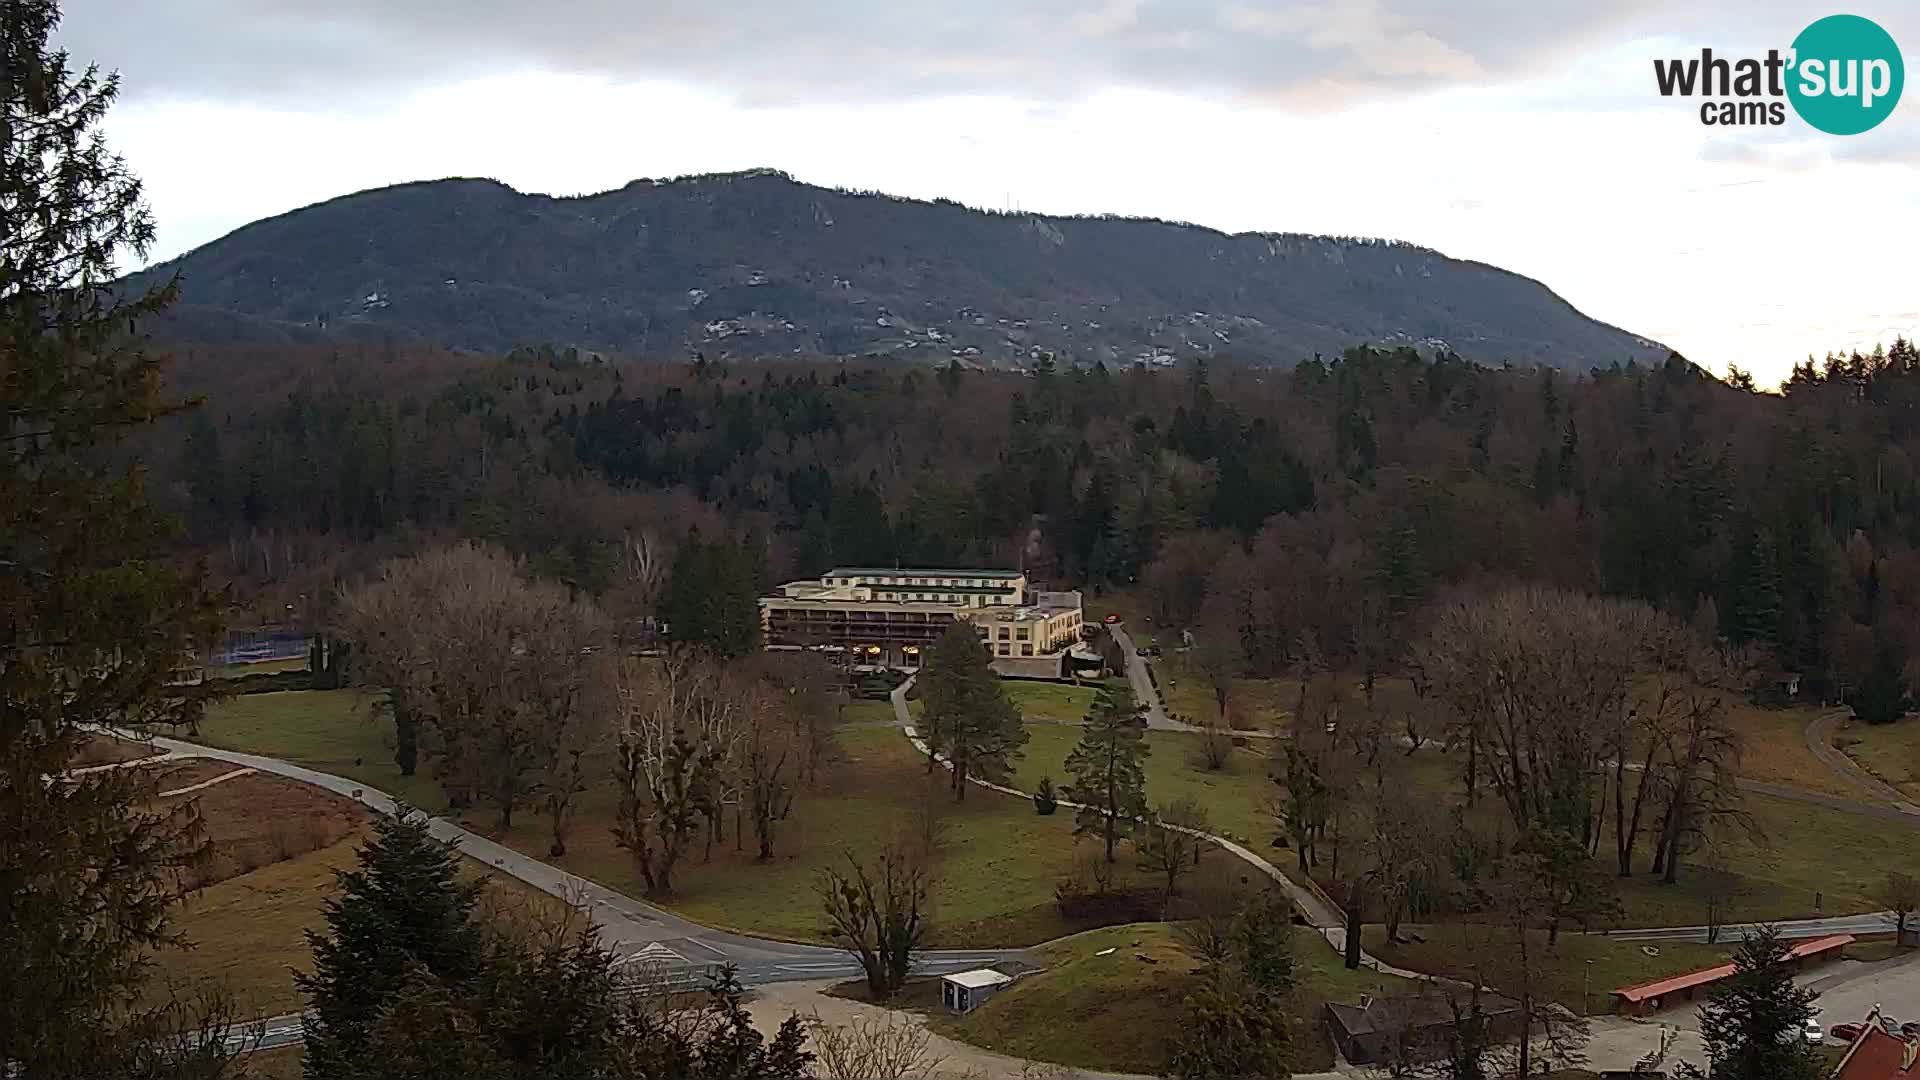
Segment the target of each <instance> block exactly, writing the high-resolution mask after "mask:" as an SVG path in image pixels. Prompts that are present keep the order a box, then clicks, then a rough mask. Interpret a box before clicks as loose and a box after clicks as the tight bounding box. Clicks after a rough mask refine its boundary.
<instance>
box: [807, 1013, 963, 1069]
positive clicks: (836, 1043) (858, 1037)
mask: <svg viewBox="0 0 1920 1080" xmlns="http://www.w3.org/2000/svg"><path fill="white" fill-rule="evenodd" d="M807 1034H808V1035H809V1036H810V1040H809V1044H808V1045H809V1048H810V1049H812V1051H813V1055H814V1062H813V1068H814V1073H815V1075H817V1076H819V1077H820V1080H924V1078H928V1077H931V1076H933V1075H934V1073H935V1071H936V1070H938V1069H939V1068H940V1064H941V1062H942V1061H944V1060H946V1059H944V1058H942V1057H941V1056H940V1055H938V1054H936V1053H934V1052H933V1049H932V1046H933V1035H932V1033H931V1032H929V1031H928V1030H927V1029H926V1028H925V1027H922V1026H921V1025H920V1024H918V1023H915V1022H914V1021H913V1020H911V1019H909V1018H908V1017H906V1016H904V1015H902V1014H900V1013H896V1012H885V1013H882V1014H880V1015H879V1016H877V1017H868V1016H857V1017H855V1018H854V1019H853V1022H852V1023H848V1024H829V1023H827V1022H826V1021H824V1020H822V1019H820V1015H819V1014H818V1013H815V1014H814V1016H813V1018H812V1019H811V1020H809V1021H808V1022H807Z"/></svg>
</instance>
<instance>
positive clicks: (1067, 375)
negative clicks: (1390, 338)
mask: <svg viewBox="0 0 1920 1080" xmlns="http://www.w3.org/2000/svg"><path fill="white" fill-rule="evenodd" d="M174 375H175V384H176V385H177V386H179V387H180V388H181V389H182V390H185V391H191V392H204V393H205V394H206V395H207V396H208V398H209V400H210V401H211V402H212V404H211V405H210V406H209V407H207V408H204V409H201V410H199V411H197V412H196V413H195V414H194V415H192V416H191V417H190V418H188V420H187V422H186V423H184V424H176V425H172V426H171V427H170V428H169V429H168V431H167V432H166V440H165V441H162V442H156V443H155V444H154V445H153V446H151V447H149V448H148V449H149V452H148V453H147V455H146V460H148V461H150V462H152V463H154V468H153V472H152V476H153V480H154V482H155V483H156V485H157V486H158V487H159V488H160V489H161V490H162V492H163V493H164V498H165V500H166V501H167V502H168V503H169V505H171V506H174V507H176V508H177V509H179V510H180V511H181V512H182V513H184V514H185V515H186V517H187V519H188V520H189V522H190V524H191V528H192V532H193V538H194V541H195V544H196V546H197V547H199V549H200V550H201V551H202V552H203V553H205V554H207V555H209V556H210V557H211V558H212V560H213V564H214V566H215V568H216V570H217V572H218V573H219V575H220V576H221V577H223V578H225V579H227V580H230V581H233V582H234V583H235V585H236V588H235V595H236V596H237V597H245V598H247V600H248V602H249V603H251V604H253V605H255V606H256V607H257V609H258V610H260V611H270V612H274V613H276V615H277V613H278V612H280V611H281V610H282V608H283V607H284V606H285V605H287V604H300V603H303V602H305V603H314V604H320V605H322V606H324V603H325V601H326V599H327V598H328V597H331V596H332V595H334V594H335V592H336V589H337V585H338V583H340V582H342V581H351V580H353V579H355V578H356V577H357V576H359V575H361V574H364V573H365V572H367V571H368V570H370V569H371V568H372V567H373V566H374V565H376V564H377V562H378V560H379V559H380V558H381V557H384V556H385V555H389V554H392V553H395V552H403V551H409V550H413V549H414V548H416V547H417V546H418V545H419V544H421V543H422V542H423V541H425V540H427V539H430V538H432V537H435V536H443V537H444V536H465V537H471V538H474V539H478V540H485V541H489V542H493V543H498V544H501V545H503V546H505V547H506V548H507V549H508V550H510V551H512V552H514V553H516V554H518V555H520V556H522V557H524V558H526V559H528V560H529V561H530V563H531V564H532V566H533V568H534V569H535V570H536V571H538V572H539V573H540V574H542V575H544V576H549V577H553V578H557V579H560V580H564V581H567V582H569V583H572V584H575V585H577V586H579V587H580V588H582V589H584V590H586V591H587V592H589V593H592V594H594V595H596V596H598V597H600V598H601V600H602V602H603V604H605V605H606V606H607V607H608V608H609V609H611V610H613V611H614V612H616V613H617V614H624V615H628V616H639V615H645V614H653V613H657V612H660V611H662V610H664V609H665V607H666V597H667V594H668V592H669V589H670V587H671V585H670V583H671V579H672V577H673V574H672V571H671V568H672V567H673V566H675V565H676V558H675V556H676V552H680V551H684V550H686V549H688V548H689V547H693V548H694V550H696V551H697V550H698V547H696V546H694V545H690V544H689V543H688V541H689V540H690V539H692V538H693V537H694V536H695V535H696V534H695V533H694V530H696V529H697V530H698V533H697V536H698V537H699V538H700V540H701V542H702V543H703V544H707V545H713V544H720V543H722V542H724V546H726V547H727V548H729V549H731V550H732V551H734V552H737V553H738V554H739V557H740V558H741V559H743V560H744V562H745V563H746V565H745V566H736V567H731V568H722V569H721V570H718V571H716V577H717V578H724V579H725V580H727V581H730V582H734V583H736V584H739V583H745V584H746V585H748V586H750V587H752V588H761V587H765V585H766V584H767V583H769V582H771V581H776V580H784V579H787V578H789V577H794V576H804V575H811V574H817V573H819V572H820V571H821V570H823V569H825V568H826V567H828V566H831V565H834V564H857V565H942V566H945V565H953V566H991V565H1018V566H1022V567H1025V568H1027V569H1028V570H1030V571H1031V572H1032V573H1033V574H1034V575H1035V576H1036V577H1037V578H1040V579H1043V580H1048V581H1054V582H1061V583H1082V584H1085V585H1088V586H1090V587H1092V588H1095V589H1096V590H1097V589H1099V588H1101V587H1104V586H1107V585H1119V586H1135V587H1138V588H1141V589H1144V590H1145V591H1146V592H1147V594H1148V596H1149V598H1150V599H1151V602H1152V603H1153V604H1154V605H1155V606H1156V609H1157V610H1158V613H1159V617H1161V618H1163V619H1165V620H1166V621H1167V622H1168V623H1169V624H1171V625H1187V624H1191V623H1195V622H1199V623H1203V624H1207V625H1212V626H1215V627H1224V628H1226V630H1227V631H1229V632H1231V634H1232V635H1233V636H1234V638H1236V639H1237V640H1238V642H1239V645H1240V648H1241V650H1242V654H1241V655H1242V657H1243V660H1244V663H1245V665H1246V667H1247V669H1248V670H1250V671H1255V672H1260V673H1265V674H1274V673H1277V672H1281V671H1288V670H1294V669H1296V668H1297V667H1298V666H1299V665H1301V664H1314V665H1320V666H1321V668H1322V669H1323V670H1325V669H1333V670H1340V669H1348V668H1351V667H1352V666H1353V665H1363V666H1364V665H1368V664H1386V663H1391V662H1392V661H1393V659H1394V658H1395V657H1396V656H1398V655H1399V651H1398V650H1399V648H1400V645H1401V644H1403V643H1404V639H1405V637H1406V635H1408V634H1411V633H1417V632H1418V626H1419V623H1420V619H1421V618H1422V614H1421V613H1422V612H1423V611H1424V610H1426V609H1427V608H1428V607H1429V606H1430V605H1431V603H1432V601H1434V600H1436V599H1439V598H1441V597H1444V596H1445V595H1447V594H1448V592H1449V591H1450V590H1453V589H1457V588H1462V587H1474V586H1481V585H1487V584H1499V583H1504V582H1516V581H1527V582H1542V583H1546V584H1551V585H1555V586H1559V587H1563V588H1567V589H1572V590H1577V591H1583V592H1591V593H1601V594H1607V595H1615V596H1627V597H1633V598H1638V599H1643V600H1646V601H1648V602H1649V603H1651V604H1653V605H1654V606H1655V607H1657V608H1659V609H1661V610H1663V611H1666V612H1669V613H1671V614H1674V615H1676V616H1679V617H1681V618H1684V619H1688V620H1692V621H1694V622H1696V623H1698V624H1701V625H1704V626H1710V627H1712V628H1714V629H1715V630H1717V631H1718V632H1719V633H1721V634H1724V635H1725V636H1727V637H1728V638H1730V639H1731V640H1733V641H1735V642H1737V643H1740V644H1746V645H1752V646H1754V647H1755V648H1756V649H1757V650H1759V652H1760V653H1761V654H1762V655H1765V656H1770V657H1771V658H1772V660H1771V662H1772V663H1775V664H1777V665H1779V666H1780V667H1782V668H1786V669H1790V670H1793V671H1797V672H1800V673H1803V674H1804V675H1805V676H1806V681H1805V685H1806V686H1807V687H1808V690H1809V692H1827V691H1830V690H1832V689H1835V688H1842V689H1843V688H1845V687H1847V686H1850V685H1854V684H1856V683H1857V682H1858V681H1859V680H1861V679H1862V678H1864V677H1865V675H1866V673H1867V672H1868V670H1869V669H1870V668H1871V666H1872V665H1873V664H1874V663H1876V662H1877V659H1876V657H1877V656H1878V655H1880V654H1885V655H1886V656H1889V657H1891V658H1892V659H1893V660H1894V661H1895V662H1899V661H1900V660H1901V659H1902V658H1904V657H1907V656H1915V655H1920V354H1916V353H1915V351H1914V349H1913V347H1912V346H1911V345H1910V344H1908V343H1906V342H1896V343H1894V346H1893V348H1892V349H1890V350H1886V351H1884V352H1877V353H1875V354H1873V355H1867V356H1861V355H1854V356H1850V357H1835V358H1831V359H1830V361H1829V362H1828V363H1827V364H1826V365H1825V366H1823V367H1819V368H1816V367H1814V366H1812V365H1805V366H1803V367H1802V368H1800V369H1799V370H1797V371H1796V372H1795V374H1794V377H1793V378H1792V379H1791V380H1790V381H1789V382H1788V383H1787V385H1786V387H1785V392H1784V393H1783V394H1780V395H1775V394H1762V393H1758V392H1755V391H1754V390H1753V389H1752V387H1751V384H1750V382H1748V381H1746V380H1744V379H1741V378H1734V379H1731V380H1730V381H1729V382H1722V381H1720V380H1716V379H1714V378H1713V377H1711V376H1709V375H1707V374H1706V373H1705V372H1703V371H1701V370H1700V369H1699V368H1697V367H1695V366H1694V365H1692V364H1690V363H1688V362H1687V361H1685V360H1683V359H1681V358H1680V357H1677V356H1673V357H1670V358H1669V359H1668V360H1667V361H1665V362H1664V363H1662V364H1659V365H1654V366H1645V365H1637V364H1627V365H1615V366H1611V367H1608V368H1604V369H1598V370H1595V371H1592V372H1590V373H1588V374H1585V375H1577V376H1567V375H1564V374H1561V373H1558V372H1555V371H1553V370H1551V369H1544V368H1537V369H1532V370H1501V369H1497V368H1487V367H1483V366H1478V365H1474V364H1470V363H1466V362H1464V361H1462V360H1460V359H1458V358H1457V357H1451V356H1443V357H1441V358H1439V359H1437V360H1428V359H1424V358H1422V357H1421V356H1419V355H1418V354H1417V353H1415V352H1414V351H1413V350H1411V349H1401V350H1394V351H1381V350H1373V349H1365V348H1355V349H1350V350H1348V351H1347V352H1345V353H1344V354H1343V355H1341V356H1340V357H1338V358H1336V359H1334V360H1332V361H1328V362H1320V361H1312V360H1309V361H1306V362H1303V363H1301V364H1299V365H1297V366H1296V367H1294V368H1293V369H1291V370H1287V371H1271V370H1260V369H1245V368H1239V367H1234V366H1227V365H1214V364H1209V363H1197V364H1195V365H1193V366H1191V367H1189V368H1187V369H1185V370H1181V371H1161V370H1156V369H1152V368H1146V369H1139V368H1130V369H1126V370H1123V371H1110V370H1108V369H1106V368H1105V367H1102V366H1096V367H1093V368H1087V369H1080V370H1078V371H1072V372H1068V371H1062V370H1057V369H1055V368H1054V366H1053V365H1051V364H1046V363H1043V364H1039V365H1037V366H1036V370H1035V371H1034V372H1032V373H1031V374H1030V375H1028V376H1020V375H1013V374H1007V373H988V372H979V371H969V370H962V369H961V368H960V367H959V366H957V365H952V366H949V367H947V368H944V369H940V370H937V371H925V370H922V369H919V368H917V367H909V368H907V369H906V370H904V371H903V370H901V369H899V368H898V367H897V366H894V365H890V364H872V363H869V364H856V363H846V364H841V363H823V362H807V363H799V362H795V363H764V364H756V365H746V364H720V363H716V362H711V361H707V362H695V363H683V364H645V365H607V364H596V363H590V362H581V361H578V360H573V361H569V360H568V359H567V358H566V357H565V356H564V355H559V354H545V355H542V354H539V353H538V352H535V353H530V354H521V355H518V356H515V357H511V358H507V359H504V360H503V359H489V358H484V357H479V356H475V355H473V354H466V353H450V352H444V351H437V350H422V351H407V350H404V349H399V348H396V347H395V346H392V345H390V344H373V345H365V344H363V345H355V346H340V347H337V348H335V347H330V346H284V345H275V346H245V345H240V346H236V345H227V346H220V347H210V346H198V347H193V348H190V349H183V350H182V351H180V352H179V353H178V354H177V364H176V368H175V372H174ZM709 561H711V560H709ZM303 617H305V618H309V619H318V618H323V617H324V613H323V612H309V613H308V614H307V615H306V616H303Z"/></svg>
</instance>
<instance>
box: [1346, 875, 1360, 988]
mask: <svg viewBox="0 0 1920 1080" xmlns="http://www.w3.org/2000/svg"><path fill="white" fill-rule="evenodd" d="M1363 912H1364V908H1363V905H1362V900H1361V897H1360V883H1359V882H1351V883H1349V884H1348V886H1347V910H1346V912H1345V914H1346V917H1347V941H1346V946H1347V947H1346V951H1345V962H1346V965H1347V970H1348V971H1357V970H1359V968H1360V925H1361V922H1360V920H1361V916H1362V914H1363Z"/></svg>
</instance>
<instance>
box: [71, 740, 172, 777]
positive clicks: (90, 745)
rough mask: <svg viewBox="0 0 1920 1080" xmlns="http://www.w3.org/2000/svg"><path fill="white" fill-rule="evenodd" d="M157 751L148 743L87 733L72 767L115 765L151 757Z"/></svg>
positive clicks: (74, 757) (157, 750)
mask: <svg viewBox="0 0 1920 1080" xmlns="http://www.w3.org/2000/svg"><path fill="white" fill-rule="evenodd" d="M159 752H160V751H159V749H158V748H156V747H154V746H153V745H151V744H149V743H141V742H130V741H128V740H126V739H116V738H114V737H113V736H111V735H89V736H87V741H86V742H84V743H82V744H80V752H79V753H78V754H75V755H74V756H73V767H74V768H76V769H87V768H92V767H93V766H95V765H117V764H119V763H120V762H122V761H137V760H139V759H140V758H146V757H152V756H154V755H155V754H158V753H159Z"/></svg>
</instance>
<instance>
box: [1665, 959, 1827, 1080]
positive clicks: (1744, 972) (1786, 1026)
mask: <svg viewBox="0 0 1920 1080" xmlns="http://www.w3.org/2000/svg"><path fill="white" fill-rule="evenodd" d="M1788 953H1789V948H1788V945H1787V943H1786V942H1785V941H1782V940H1781V939H1780V935H1779V933H1778V932H1777V931H1775V930H1774V928H1773V927H1771V926H1763V927H1761V928H1759V930H1758V931H1756V932H1755V933H1752V934H1749V935H1748V936H1747V938H1746V939H1745V940H1744V941H1743V942H1741V944H1740V948H1739V950H1738V951H1736V952H1735V953H1734V954H1733V976H1732V977H1731V978H1729V979H1727V980H1726V981H1725V982H1723V983H1721V985H1720V989H1718V990H1715V991H1714V993H1713V996H1712V998H1710V999H1709V1000H1708V1001H1707V1003H1706V1004H1704V1005H1702V1006H1700V1036H1701V1039H1702V1041H1703V1042H1705V1043H1706V1048H1707V1060H1708V1061H1709V1062H1711V1065H1710V1066H1709V1067H1708V1069H1707V1071H1706V1072H1705V1073H1704V1074H1702V1073H1701V1072H1700V1071H1699V1070H1698V1069H1695V1068H1692V1067H1691V1066H1689V1067H1687V1068H1686V1069H1685V1070H1683V1072H1682V1075H1683V1076H1687V1075H1691V1076H1693V1077H1696V1078H1700V1077H1703V1076H1704V1078H1705V1080H1815V1078H1816V1077H1819V1076H1821V1075H1823V1073H1824V1070H1823V1069H1821V1068H1820V1065H1819V1062H1818V1061H1817V1060H1816V1059H1815V1058H1814V1056H1813V1054H1812V1052H1811V1051H1810V1050H1809V1049H1808V1048H1807V1044H1806V1041H1805V1040H1804V1039H1802V1038H1800V1032H1801V1031H1802V1030H1803V1029H1805V1027H1806V1023H1807V1020H1808V1018H1809V1017H1811V1016H1812V1015H1813V1002H1814V999H1815V998H1817V997H1819V996H1820V995H1819V994H1817V993H1815V992H1814V991H1812V990H1807V989H1803V988H1801V987H1798V986H1795V985H1794V983H1793V965H1792V964H1791V963H1789V962H1788Z"/></svg>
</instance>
